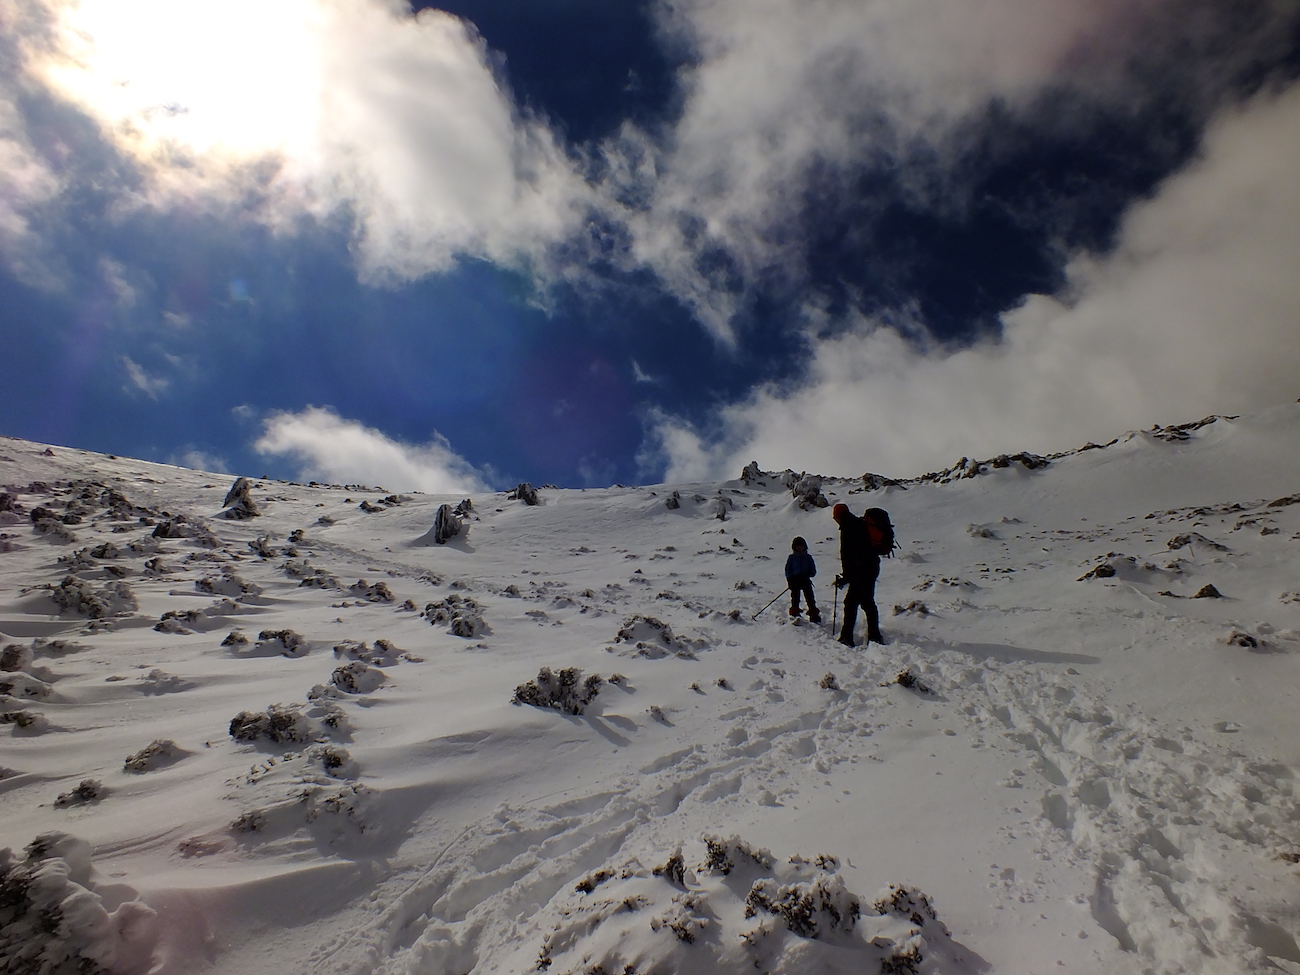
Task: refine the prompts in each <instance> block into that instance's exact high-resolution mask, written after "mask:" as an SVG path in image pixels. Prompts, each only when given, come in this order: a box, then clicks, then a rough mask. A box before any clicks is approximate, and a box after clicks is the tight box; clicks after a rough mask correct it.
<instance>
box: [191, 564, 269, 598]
mask: <svg viewBox="0 0 1300 975" xmlns="http://www.w3.org/2000/svg"><path fill="white" fill-rule="evenodd" d="M194 588H195V589H197V590H198V591H199V592H204V593H210V594H211V595H214V596H230V597H233V598H235V599H240V600H243V599H247V598H249V597H252V596H260V595H261V594H262V587H261V586H259V585H257V583H255V582H248V581H247V580H245V579H243V578H242V577H240V576H239V574H238V573H236V572H235V570H234V569H232V568H231V567H230V566H226V567H225V568H224V569H222V570H221V578H220V579H218V578H216V577H215V576H204V577H203V578H202V579H199V580H198V581H197V582H195V583H194Z"/></svg>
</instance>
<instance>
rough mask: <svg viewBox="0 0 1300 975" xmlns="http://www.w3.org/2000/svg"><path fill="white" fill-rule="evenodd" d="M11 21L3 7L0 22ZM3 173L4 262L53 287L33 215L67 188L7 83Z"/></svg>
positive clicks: (0, 233)
mask: <svg viewBox="0 0 1300 975" xmlns="http://www.w3.org/2000/svg"><path fill="white" fill-rule="evenodd" d="M6 15H7V11H6V10H5V9H4V6H3V4H0V22H3V20H4V18H5V17H6ZM0 53H2V52H0ZM0 173H3V174H4V176H3V180H4V184H3V189H0V259H2V260H3V261H4V262H5V264H6V265H7V266H8V267H9V268H10V269H11V270H12V271H13V273H14V274H16V275H17V276H18V277H19V279H20V280H23V281H25V282H27V283H29V284H34V285H37V286H44V287H52V286H53V278H52V275H51V274H50V272H49V271H48V270H47V269H46V268H45V266H44V263H43V262H42V261H41V260H40V258H39V256H38V255H37V253H36V252H37V251H39V250H40V247H41V244H40V240H39V237H38V235H37V234H36V233H35V232H34V231H33V229H32V211H33V210H34V209H36V208H38V207H39V206H40V205H41V204H43V203H45V202H47V201H48V200H51V199H53V198H54V197H55V196H57V195H58V193H59V191H60V190H61V188H62V184H61V183H60V181H59V179H58V178H57V177H56V176H55V175H54V173H53V172H51V170H50V168H49V167H48V166H47V165H46V164H45V162H44V161H43V160H42V159H41V158H40V156H39V155H38V154H37V153H36V152H35V151H34V150H33V148H32V146H31V143H30V141H29V139H28V138H27V134H26V132H25V131H24V128H23V124H22V119H21V116H20V114H19V112H18V109H17V108H16V107H15V105H14V101H13V94H12V93H11V92H8V91H5V90H4V85H3V84H2V83H0Z"/></svg>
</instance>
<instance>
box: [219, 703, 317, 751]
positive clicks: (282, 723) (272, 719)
mask: <svg viewBox="0 0 1300 975" xmlns="http://www.w3.org/2000/svg"><path fill="white" fill-rule="evenodd" d="M230 737H231V738H233V739H235V741H257V739H259V738H270V739H271V741H274V742H277V743H283V742H295V741H311V740H312V738H313V737H314V735H313V733H312V727H311V722H310V721H308V720H307V718H306V716H305V715H304V714H303V713H302V709H301V708H300V707H299V706H298V705H296V704H290V705H284V704H272V705H271V706H270V707H268V708H267V709H266V710H265V711H240V712H239V713H238V714H237V715H235V716H234V717H233V718H231V719H230Z"/></svg>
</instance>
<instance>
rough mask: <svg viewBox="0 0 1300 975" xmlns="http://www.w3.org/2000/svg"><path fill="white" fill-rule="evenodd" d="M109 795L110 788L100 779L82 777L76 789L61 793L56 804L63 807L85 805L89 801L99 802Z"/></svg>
mask: <svg viewBox="0 0 1300 975" xmlns="http://www.w3.org/2000/svg"><path fill="white" fill-rule="evenodd" d="M107 795H108V789H107V788H105V786H104V783H103V782H100V781H99V780H98V779H82V780H81V782H79V783H78V784H77V787H76V788H75V789H70V790H69V791H67V792H61V793H59V796H58V798H56V799H55V800H54V805H55V806H57V807H58V808H60V809H62V808H65V807H67V806H84V805H85V804H86V803H88V802H99V800H101V799H103V798H104V797H105V796H107Z"/></svg>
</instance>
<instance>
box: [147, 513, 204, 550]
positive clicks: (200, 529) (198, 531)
mask: <svg viewBox="0 0 1300 975" xmlns="http://www.w3.org/2000/svg"><path fill="white" fill-rule="evenodd" d="M153 537H154V538H188V539H190V540H191V541H193V542H194V544H196V545H199V546H202V547H204V548H219V547H220V546H221V542H220V540H219V539H218V538H217V536H216V535H214V534H212V530H211V529H209V528H208V526H207V525H205V524H204V523H203V522H202V521H199V520H195V521H190V520H189V519H188V518H187V517H185V515H174V516H172V517H170V518H164V519H163V520H162V521H160V522H158V524H157V525H156V526H155V527H154V530H153Z"/></svg>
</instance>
